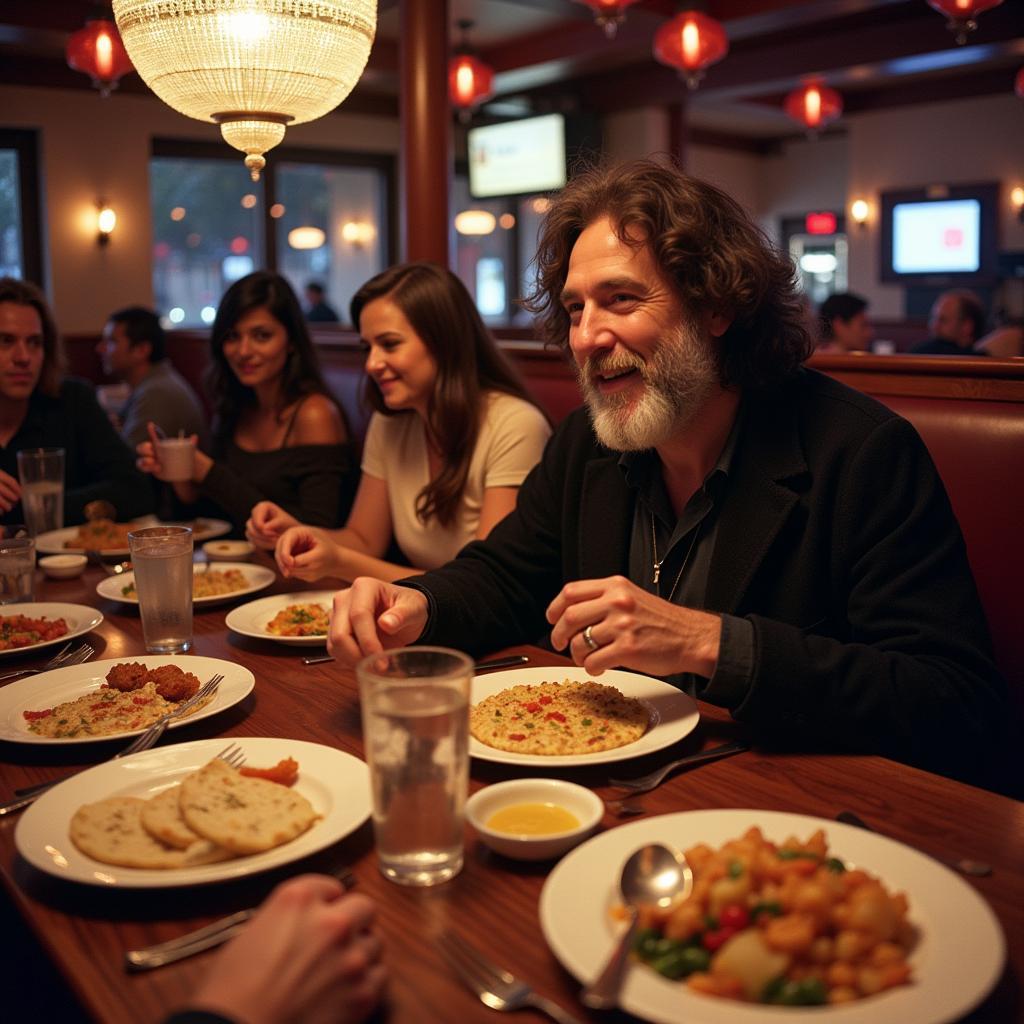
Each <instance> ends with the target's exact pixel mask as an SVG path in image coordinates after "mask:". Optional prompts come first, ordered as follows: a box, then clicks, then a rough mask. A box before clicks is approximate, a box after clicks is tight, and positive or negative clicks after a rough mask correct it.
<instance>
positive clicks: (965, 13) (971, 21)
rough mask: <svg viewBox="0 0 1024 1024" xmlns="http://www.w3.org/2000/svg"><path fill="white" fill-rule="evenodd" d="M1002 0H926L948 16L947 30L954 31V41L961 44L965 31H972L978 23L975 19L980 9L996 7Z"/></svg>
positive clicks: (965, 34) (964, 38) (965, 38)
mask: <svg viewBox="0 0 1024 1024" xmlns="http://www.w3.org/2000/svg"><path fill="white" fill-rule="evenodd" d="M1002 2H1003V0H928V3H929V5H930V6H932V7H934V8H935V10H937V11H940V12H941V13H942V14H945V15H946V16H947V17H948V18H949V31H950V32H955V33H956V41H957V42H958V43H960V44H961V45H963V44H964V43H965V42H967V33H968V32H973V31H974V30H975V29H976V28H977V27H978V23H977V21H976V20H975V18H977V16H978V15H979V14H981V12H982V11H987V10H990V9H991V8H993V7H998V6H999V5H1000V4H1001V3H1002Z"/></svg>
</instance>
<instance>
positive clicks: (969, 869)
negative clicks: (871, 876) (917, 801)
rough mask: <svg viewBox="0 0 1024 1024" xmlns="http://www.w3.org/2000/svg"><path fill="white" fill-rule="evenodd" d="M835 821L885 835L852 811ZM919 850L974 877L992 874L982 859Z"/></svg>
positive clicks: (839, 815) (947, 865)
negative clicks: (947, 855) (941, 854)
mask: <svg viewBox="0 0 1024 1024" xmlns="http://www.w3.org/2000/svg"><path fill="white" fill-rule="evenodd" d="M836 821H841V822H842V823H843V824H844V825H854V826H856V827H857V828H862V829H864V830H865V831H866V832H875V833H877V834H878V835H885V833H884V832H879V830H878V829H877V828H875V827H874V826H873V825H869V824H868V823H867V822H866V821H865V820H864V819H863V818H862V817H860V815H858V814H854V813H853V811H840V812H839V813H838V814H837V815H836ZM915 849H920V847H915ZM921 852H922V853H923V854H925V856H928V857H931V858H932V859H933V860H937V861H938V862H939V863H940V864H945V865H946V867H948V868H952V869H953V870H954V871H959V872H960V873H961V874H964V875H971V876H972V877H974V878H985V877H986V876H988V875H991V874H992V865H991V864H986V863H985V862H984V861H980V860H971V858H970V857H940V856H939V855H938V854H935V853H930V852H929V851H928V850H921Z"/></svg>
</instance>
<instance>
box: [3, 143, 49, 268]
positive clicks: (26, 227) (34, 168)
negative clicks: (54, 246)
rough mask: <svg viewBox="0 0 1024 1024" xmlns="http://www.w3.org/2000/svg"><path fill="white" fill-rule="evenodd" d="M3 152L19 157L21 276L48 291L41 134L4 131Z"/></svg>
mask: <svg viewBox="0 0 1024 1024" xmlns="http://www.w3.org/2000/svg"><path fill="white" fill-rule="evenodd" d="M0 149H12V150H14V151H15V152H16V153H17V154H18V192H19V203H18V208H19V213H20V216H21V265H22V275H21V276H22V278H24V280H26V281H32V282H34V283H35V284H38V285H39V286H40V287H41V288H45V282H44V281H43V231H42V227H43V218H42V209H41V207H40V187H39V132H37V131H34V130H33V129H30V128H0Z"/></svg>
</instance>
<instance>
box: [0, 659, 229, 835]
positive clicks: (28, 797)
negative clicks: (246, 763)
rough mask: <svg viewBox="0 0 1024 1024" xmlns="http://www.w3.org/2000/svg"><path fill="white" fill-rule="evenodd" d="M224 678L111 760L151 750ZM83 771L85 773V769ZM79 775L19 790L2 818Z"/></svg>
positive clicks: (206, 685)
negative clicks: (171, 727)
mask: <svg viewBox="0 0 1024 1024" xmlns="http://www.w3.org/2000/svg"><path fill="white" fill-rule="evenodd" d="M223 678H224V676H223V675H221V674H220V673H217V675H215V676H211V677H210V678H209V679H208V680H207V681H206V682H205V683H204V684H203V685H202V686H201V687H200V688H199V690H197V691H196V693H195V694H193V695H192V696H191V697H189V699H188V700H186V701H184V702H183V703H182V704H179V705H178V707H176V708H175V709H174V710H173V711H168V712H167V714H166V715H164V716H163V717H162V718H158V719H157V720H156V721H155V722H154V723H153V724H152V725H151V726H150V727H149V728H148V729H147V730H146V731H145V732H144V733H140V734H139V735H138V736H137V737H136V738H135V739H134V740H133V741H132V742H131V743H130V744H129V745H128V746H127V747H125V748H124V750H122V751H120V752H119V753H117V754H115V755H114V756H113V757H112V758H110V760H111V761H116V760H117V759H118V758H121V757H127V756H128V755H129V754H138V753H139V752H140V751H142V750H149V748H150V747H152V746H154V745H155V744H156V742H157V740H159V739H160V737H161V736H163V734H164V731H165V730H166V728H167V726H168V725H169V724H170V723H171V722H172V721H174V719H175V718H180V717H181V716H182V715H183V714H185V712H186V711H190V710H191V709H192V708H193V707H195V706H196V704H198V703H199V702H200V701H201V700H203V699H204V698H205V697H208V696H210V694H212V693H215V692H216V691H217V687H218V686H220V683H221V680H222V679H223ZM218 756H220V755H218ZM81 770H82V771H85V769H84V768H83V769H81ZM77 774H78V772H71V774H70V775H62V776H61V777H60V778H59V779H50V781H49V782H38V783H36V784H35V785H33V786H25V787H23V788H22V789H20V790H18V794H17V795H18V798H17V799H15V800H11V801H9V802H8V803H6V804H0V817H3V816H4V815H5V814H13V813H14V812H15V811H20V810H22V809H24V808H25V807H28V805H29V804H31V803H34V802H35V801H36V800H38V799H39V797H41V796H42V795H43V793H45V792H46V791H47V790H48V789H52V788H53V787H54V786H56V785H57V783H58V782H63V781H64V780H65V779H69V778H71V776H72V775H77Z"/></svg>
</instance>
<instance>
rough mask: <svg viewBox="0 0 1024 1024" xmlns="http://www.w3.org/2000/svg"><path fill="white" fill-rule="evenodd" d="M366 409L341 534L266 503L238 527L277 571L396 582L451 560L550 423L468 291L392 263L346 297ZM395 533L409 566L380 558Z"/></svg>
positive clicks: (501, 513) (506, 500)
mask: <svg viewBox="0 0 1024 1024" xmlns="http://www.w3.org/2000/svg"><path fill="white" fill-rule="evenodd" d="M351 315H352V322H353V323H354V324H356V325H357V327H358V330H359V333H360V335H361V337H362V340H363V344H364V345H365V346H366V380H365V384H364V387H365V396H366V400H367V402H368V404H369V405H371V406H372V407H373V408H374V410H375V412H374V415H373V417H372V418H371V420H370V424H369V428H368V430H367V435H366V445H365V448H364V451H363V466H362V469H363V472H362V477H361V479H360V482H359V489H358V491H357V492H356V500H355V505H354V507H353V509H352V514H351V516H349V519H348V522H347V523H346V524H345V526H344V527H343V528H342V529H340V530H333V531H332V530H317V529H313V528H311V527H309V526H308V525H304V524H303V525H300V524H299V523H297V522H296V521H295V519H294V518H291V517H289V516H287V515H285V514H284V513H283V512H282V510H281V509H279V508H277V507H276V506H274V505H271V504H269V503H265V504H261V505H257V506H256V508H255V509H253V514H252V518H251V519H250V521H249V524H248V526H247V530H246V533H247V536H248V537H249V539H250V540H251V541H252V542H253V543H255V544H257V545H258V546H261V547H272V546H274V545H275V544H276V557H277V562H278V565H279V567H280V569H281V571H282V572H283V573H284V575H285V576H294V577H297V578H299V579H304V580H314V579H320V578H322V577H324V576H335V577H340V578H342V579H348V580H351V579H354V578H355V577H356V576H365V575H371V576H376V577H377V578H379V579H386V580H394V579H399V578H400V577H403V576H408V575H409V573H410V569H409V565H412V566H414V567H415V568H416V569H429V568H434V567H435V566H438V565H441V564H443V563H444V562H446V561H448V560H449V559H451V558H454V557H455V555H456V554H457V553H458V552H459V550H460V549H461V548H462V547H464V546H465V545H466V544H468V543H469V542H470V541H471V540H474V539H477V540H479V539H483V538H484V537H486V536H487V535H488V533H490V531H491V529H492V528H493V527H494V525H495V524H496V523H498V522H500V521H501V520H502V519H504V517H505V516H506V515H508V513H509V512H511V511H512V509H513V507H514V506H515V500H516V492H517V490H518V488H519V485H520V484H521V483H522V482H523V479H524V478H525V477H526V475H527V473H529V472H530V470H531V469H533V467H534V466H535V465H536V464H537V462H538V461H539V459H540V457H541V453H542V452H543V450H544V445H545V443H546V441H547V439H548V437H549V436H550V435H551V428H550V426H549V424H548V421H547V420H546V419H545V417H544V414H543V413H542V412H541V411H540V409H538V408H537V406H536V405H535V404H534V403H533V401H532V400H531V399H530V397H529V395H528V394H527V392H526V389H525V387H524V385H523V384H522V382H521V381H520V379H519V377H518V375H517V374H516V372H515V370H514V369H513V368H512V367H511V365H510V363H509V362H508V360H507V359H506V358H505V356H504V355H503V353H502V352H501V350H500V349H499V348H498V346H497V344H496V343H495V341H494V338H493V337H492V336H491V334H490V332H489V331H488V330H487V328H486V327H485V326H484V323H483V320H481V318H480V314H479V313H478V312H477V309H476V306H475V305H474V303H473V299H472V297H471V296H470V294H469V292H468V291H466V287H465V285H463V283H462V282H461V281H460V280H459V279H458V278H457V277H456V276H455V275H454V274H453V273H452V272H451V271H449V270H446V269H445V268H443V267H440V266H437V265H436V264H433V263H409V264H404V265H400V266H397V267H392V268H391V269H389V270H385V271H384V272H383V273H382V274H378V275H377V276H376V277H374V278H372V279H371V280H370V281H368V282H367V283H366V284H364V285H363V287H362V288H360V289H359V291H358V292H357V293H356V294H355V296H354V297H353V299H352V304H351ZM392 538H394V540H395V541H396V542H397V544H398V547H399V548H400V549H401V552H402V554H403V555H404V556H405V558H406V559H408V563H407V564H404V565H398V564H395V563H393V562H389V561H386V560H385V559H384V556H385V554H386V552H387V551H388V549H389V547H390V545H391V543H392Z"/></svg>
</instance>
